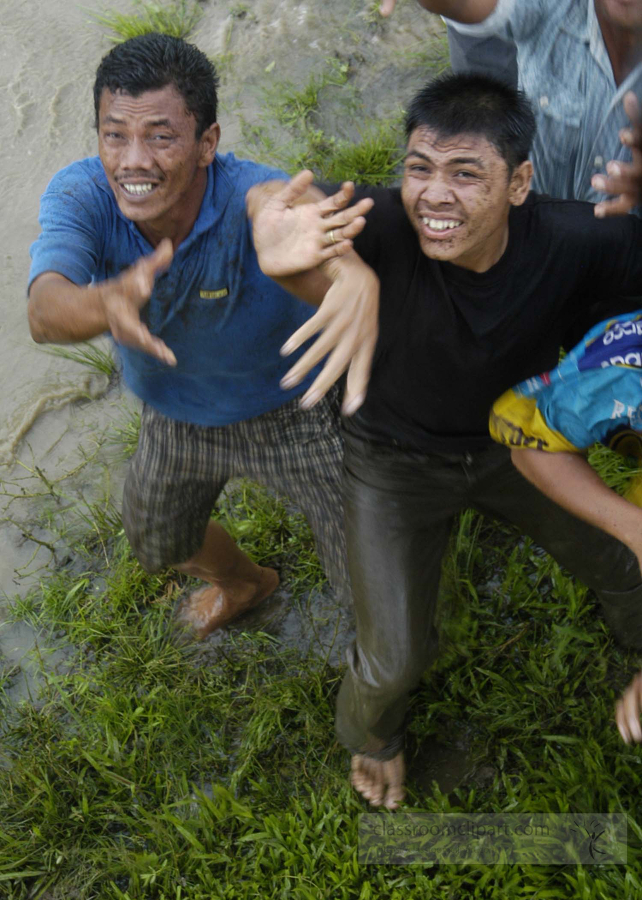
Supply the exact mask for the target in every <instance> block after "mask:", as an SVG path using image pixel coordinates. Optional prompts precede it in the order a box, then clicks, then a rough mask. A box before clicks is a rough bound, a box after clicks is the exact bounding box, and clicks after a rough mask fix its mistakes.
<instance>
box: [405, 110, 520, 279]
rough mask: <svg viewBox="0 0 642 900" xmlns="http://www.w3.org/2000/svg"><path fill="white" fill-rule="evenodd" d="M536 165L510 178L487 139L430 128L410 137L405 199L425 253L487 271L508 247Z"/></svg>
mask: <svg viewBox="0 0 642 900" xmlns="http://www.w3.org/2000/svg"><path fill="white" fill-rule="evenodd" d="M531 176H532V166H531V164H530V163H529V162H527V163H522V164H521V166H518V167H517V168H516V169H515V170H514V172H513V174H512V176H511V177H509V171H508V166H507V164H506V162H505V161H504V159H503V157H502V156H501V155H500V153H499V152H498V150H497V149H496V148H495V147H494V146H493V145H492V144H491V143H490V142H489V141H488V140H487V139H486V138H484V137H481V136H479V135H470V134H461V135H457V136H456V137H454V138H443V137H440V136H439V135H437V134H436V133H435V132H433V131H431V130H430V129H428V128H425V127H420V128H416V129H415V130H414V131H413V132H412V134H411V135H410V139H409V141H408V148H407V152H406V160H405V165H404V175H403V183H402V187H401V198H402V201H403V205H404V208H405V210H406V214H407V215H408V218H409V219H410V222H411V224H412V226H413V228H414V229H415V231H416V232H417V236H418V238H419V244H420V245H421V249H422V251H423V252H424V253H425V254H426V256H429V257H430V258H431V259H438V260H444V261H447V262H451V263H454V264H455V265H459V266H462V267H463V268H467V269H471V270H473V271H477V272H484V271H486V270H487V269H489V268H490V267H491V266H492V265H494V264H495V263H496V262H497V261H498V260H499V258H500V257H501V255H502V254H503V252H504V250H505V249H506V244H507V243H508V215H509V212H510V208H511V206H513V205H519V204H521V203H523V202H524V200H525V199H526V197H527V195H528V190H529V188H530V180H531Z"/></svg>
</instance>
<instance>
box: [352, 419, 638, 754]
mask: <svg viewBox="0 0 642 900" xmlns="http://www.w3.org/2000/svg"><path fill="white" fill-rule="evenodd" d="M345 437H346V451H345V483H344V488H345V493H344V498H345V517H346V538H347V544H348V564H349V570H350V578H351V582H352V591H353V597H354V607H355V615H356V626H357V635H356V642H355V644H354V645H353V647H352V648H351V650H350V651H349V654H348V665H349V669H348V672H347V674H346V677H345V679H344V681H343V684H342V685H341V689H340V692H339V697H338V701H337V735H338V737H339V740H340V741H341V742H342V743H343V744H344V745H345V746H346V747H347V748H348V749H349V750H350V751H351V752H353V753H354V752H360V753H366V754H369V755H371V756H374V757H376V758H379V759H389V758H391V757H392V756H394V755H395V754H396V753H397V752H398V751H399V749H401V746H402V741H403V722H404V717H405V713H406V706H407V696H408V692H409V691H410V690H411V689H412V688H414V687H415V686H416V685H417V684H418V682H419V680H420V679H421V676H422V674H423V672H424V671H425V669H426V668H427V667H428V666H429V665H430V664H431V662H432V661H433V659H434V657H435V653H436V652H437V641H436V634H435V629H434V616H435V605H436V599H437V590H438V587H439V578H440V575H441V563H442V557H443V554H444V551H445V549H446V546H447V543H448V537H449V535H450V531H451V528H452V525H453V520H454V517H455V516H456V515H457V514H458V513H459V512H461V510H464V509H467V508H469V507H473V508H475V509H477V510H479V511H480V512H481V513H484V514H488V515H490V516H494V517H495V518H496V519H502V520H504V521H508V522H512V523H514V524H515V525H517V526H518V527H519V528H520V529H521V530H522V531H523V532H524V533H525V534H528V535H530V536H531V537H532V538H533V540H534V541H535V542H536V543H537V544H539V545H540V546H541V547H543V548H544V549H545V550H547V551H548V552H549V553H550V554H551V555H552V556H553V557H554V558H555V559H556V560H557V561H558V562H559V563H560V565H562V566H564V567H565V568H567V569H569V570H570V571H571V572H572V573H573V574H574V575H576V576H577V578H579V579H580V580H581V581H583V582H584V583H585V584H586V585H588V586H589V587H590V588H592V589H593V590H594V591H595V592H596V594H597V596H598V598H599V600H600V602H601V604H602V608H603V612H604V616H605V618H606V620H607V622H608V624H609V625H610V627H611V629H612V631H613V633H614V635H615V637H616V638H617V639H618V641H619V642H620V643H621V644H623V645H625V646H631V647H642V579H641V576H640V569H639V566H638V563H637V560H636V558H635V556H634V555H633V553H631V551H630V550H629V549H628V548H627V547H625V546H624V544H621V543H620V542H619V541H617V540H615V539H613V538H611V537H609V536H608V535H606V534H605V533H604V532H602V531H600V530H599V529H597V528H593V527H592V526H591V525H587V524H585V523H584V522H581V521H580V520H579V519H576V518H575V517H574V516H572V515H570V513H567V512H565V511H564V510H563V509H562V508H561V507H560V506H558V505H557V504H555V503H553V502H552V501H551V500H549V499H548V498H547V497H545V496H544V494H542V493H540V491H538V490H537V489H536V488H535V487H533V485H531V484H530V482H528V481H527V480H526V479H525V478H523V477H522V476H521V475H520V474H519V472H518V471H517V469H515V467H514V466H513V464H512V463H511V460H510V454H509V452H508V450H506V449H505V448H504V447H500V446H499V445H496V446H492V447H490V448H489V449H487V450H483V451H478V452H472V453H465V454H462V455H453V456H443V455H434V454H424V453H415V452H409V451H405V450H401V449H398V448H395V447H393V446H388V445H381V444H372V443H368V442H366V441H362V440H359V439H357V438H354V437H352V436H351V435H346V436H345Z"/></svg>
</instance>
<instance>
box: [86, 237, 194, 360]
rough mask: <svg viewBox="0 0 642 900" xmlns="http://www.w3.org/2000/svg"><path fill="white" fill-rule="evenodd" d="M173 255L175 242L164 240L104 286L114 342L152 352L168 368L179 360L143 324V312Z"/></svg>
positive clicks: (150, 353)
mask: <svg viewBox="0 0 642 900" xmlns="http://www.w3.org/2000/svg"><path fill="white" fill-rule="evenodd" d="M173 256H174V249H173V247H172V242H171V241H170V240H169V238H164V239H163V240H162V241H161V242H160V244H159V245H158V247H157V248H156V249H155V250H154V252H153V253H150V254H149V256H144V257H142V259H139V260H138V262H136V263H134V265H133V266H130V268H129V269H126V270H125V271H124V272H123V273H122V275H120V276H119V277H118V278H114V279H111V280H109V281H105V282H103V284H102V286H101V287H102V303H103V308H104V310H105V316H106V318H107V324H108V327H109V330H110V332H111V334H112V337H113V338H114V340H115V341H116V342H117V343H119V344H124V345H125V346H127V347H133V348H135V349H136V350H141V351H142V352H143V353H149V355H150V356H155V357H156V358H157V359H159V360H160V361H161V362H164V363H165V364H166V365H169V366H175V365H176V357H175V356H174V354H173V353H172V351H171V350H170V349H169V347H168V346H167V344H165V343H164V342H163V341H161V339H160V338H157V337H154V335H153V334H152V333H151V332H150V330H149V328H147V326H146V325H144V324H143V322H141V320H140V311H141V309H142V308H143V306H145V304H146V303H147V301H148V300H149V298H150V297H151V295H152V291H153V289H154V281H155V279H156V276H157V275H159V274H160V273H161V272H163V271H164V270H165V269H167V267H168V266H169V265H170V263H171V261H172V258H173Z"/></svg>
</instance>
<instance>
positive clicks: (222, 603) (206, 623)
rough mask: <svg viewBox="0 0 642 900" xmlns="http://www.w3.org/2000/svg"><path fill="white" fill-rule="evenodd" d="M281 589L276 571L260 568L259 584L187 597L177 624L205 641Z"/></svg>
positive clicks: (206, 589) (209, 590) (216, 588)
mask: <svg viewBox="0 0 642 900" xmlns="http://www.w3.org/2000/svg"><path fill="white" fill-rule="evenodd" d="M278 586H279V576H278V575H277V573H276V572H275V570H274V569H268V568H264V567H261V576H260V580H259V583H258V586H257V585H256V584H253V585H247V586H246V587H245V588H243V589H239V588H238V587H237V588H236V589H235V590H234V591H226V590H225V589H224V588H222V587H219V586H218V585H208V586H207V587H204V588H200V590H198V591H194V593H193V594H190V595H189V597H186V598H185V599H184V600H183V601H182V602H181V603H180V605H179V607H178V609H177V611H176V622H177V623H178V624H179V625H181V626H182V627H183V628H186V629H187V630H188V631H189V632H190V633H191V634H192V635H193V636H194V637H195V638H196V639H197V640H199V641H200V640H203V638H205V637H207V635H208V634H210V633H211V632H212V631H214V630H215V629H217V628H222V627H223V625H227V624H228V623H229V622H232V621H233V620H234V619H236V617H237V616H240V615H242V613H245V612H248V610H250V609H254V607H255V606H258V605H259V603H261V602H262V601H263V600H265V598H266V597H269V596H270V594H271V593H273V592H274V591H275V590H276V589H277V587H278Z"/></svg>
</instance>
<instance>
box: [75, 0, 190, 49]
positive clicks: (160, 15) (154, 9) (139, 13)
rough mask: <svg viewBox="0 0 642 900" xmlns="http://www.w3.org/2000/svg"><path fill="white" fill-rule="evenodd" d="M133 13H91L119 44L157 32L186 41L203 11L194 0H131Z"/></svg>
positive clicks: (110, 11) (115, 11)
mask: <svg viewBox="0 0 642 900" xmlns="http://www.w3.org/2000/svg"><path fill="white" fill-rule="evenodd" d="M133 6H134V11H133V12H131V13H122V12H119V11H118V10H117V9H113V8H110V9H107V10H105V11H104V12H97V11H93V12H91V17H92V19H93V20H94V21H95V22H97V23H98V24H99V25H102V27H103V28H106V29H107V31H109V32H111V34H110V36H109V37H110V40H111V41H112V42H113V43H115V44H119V43H121V42H122V41H127V40H129V39H130V38H133V37H139V36H140V35H142V34H150V33H152V32H160V33H161V34H169V35H171V36H172V37H177V38H186V37H188V36H189V35H190V34H192V32H193V31H194V29H195V27H196V25H197V24H198V22H199V21H200V19H201V16H202V15H203V12H202V10H201V8H200V6H199V5H198V3H197V2H196V0H176V2H170V3H151V2H147V0H133Z"/></svg>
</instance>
